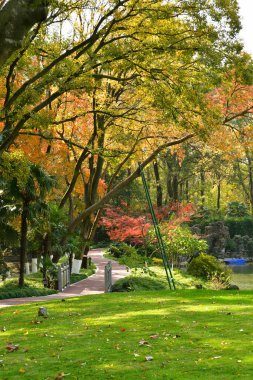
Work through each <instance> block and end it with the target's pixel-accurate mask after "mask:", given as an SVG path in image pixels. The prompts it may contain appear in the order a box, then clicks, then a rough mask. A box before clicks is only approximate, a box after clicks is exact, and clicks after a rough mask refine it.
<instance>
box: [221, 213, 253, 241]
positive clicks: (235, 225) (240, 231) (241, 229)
mask: <svg viewBox="0 0 253 380" xmlns="http://www.w3.org/2000/svg"><path fill="white" fill-rule="evenodd" d="M224 223H225V226H227V227H228V229H229V233H230V237H231V238H233V237H234V236H235V235H241V236H245V235H248V236H249V237H253V218H252V217H251V216H245V217H243V218H226V219H225V220H224Z"/></svg>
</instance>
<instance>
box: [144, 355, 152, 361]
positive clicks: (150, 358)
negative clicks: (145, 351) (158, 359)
mask: <svg viewBox="0 0 253 380" xmlns="http://www.w3.org/2000/svg"><path fill="white" fill-rule="evenodd" d="M153 359H154V358H153V356H145V360H146V361H147V362H150V361H151V360H153Z"/></svg>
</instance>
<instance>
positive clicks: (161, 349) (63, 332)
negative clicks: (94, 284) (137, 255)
mask: <svg viewBox="0 0 253 380" xmlns="http://www.w3.org/2000/svg"><path fill="white" fill-rule="evenodd" d="M40 305H41V304H40ZM43 305H44V306H46V307H47V308H48V311H49V317H48V318H47V319H43V318H38V317H37V310H38V304H37V305H36V304H30V305H26V306H17V307H14V308H13V307H11V308H6V309H1V310H0V331H1V330H5V329H6V331H2V332H0V335H1V344H0V355H1V356H0V366H1V368H0V374H1V375H0V376H1V377H0V378H1V380H4V379H6V380H7V379H8V380H9V379H12V380H15V379H22V378H23V379H27V380H28V379H29V380H37V379H38V380H42V379H48V380H49V379H50V380H51V379H52V380H53V379H56V376H57V374H58V373H59V372H62V373H64V374H65V376H59V377H57V379H62V378H65V377H66V379H69V380H74V379H75V380H76V379H80V380H83V379H86V378H87V379H89V380H90V379H91V380H93V379H94V380H106V379H117V380H118V379H120V380H136V379H160V380H162V379H166V380H170V379H173V380H177V379H187V380H191V379H205V380H209V379H210V380H211V379H212V380H213V379H222V380H227V379H229V380H231V379H252V378H253V355H252V351H253V328H252V314H253V297H252V292H240V293H238V292H229V291H219V292H218V291H209V290H180V291H176V292H170V291H161V292H146V293H145V292H142V293H123V294H118V293H117V294H104V295H97V296H86V297H82V298H75V299H67V300H66V301H65V302H62V301H58V300H57V301H51V302H48V303H45V304H44V303H43ZM38 320H39V321H41V323H36V321H38ZM3 327H5V328H3ZM154 334H156V336H155V339H152V338H151V337H150V336H151V335H154ZM142 339H143V340H145V341H147V342H148V344H143V345H139V342H140V341H141V340H142ZM8 343H12V344H19V349H18V350H17V351H14V352H7V350H6V348H5V346H6V345H7V344H8ZM146 356H152V357H153V360H152V361H146V360H145V357H146Z"/></svg>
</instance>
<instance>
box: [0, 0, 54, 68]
mask: <svg viewBox="0 0 253 380" xmlns="http://www.w3.org/2000/svg"><path fill="white" fill-rule="evenodd" d="M47 5H48V1H47V0H9V1H7V2H6V1H4V0H1V2H0V67H1V66H2V65H4V64H5V62H6V61H7V60H8V58H10V57H11V55H12V54H13V53H14V52H15V51H17V50H19V49H21V47H22V43H23V40H24V38H25V37H26V35H27V33H28V32H29V31H30V29H31V28H32V27H33V26H34V25H35V24H36V23H41V22H42V21H44V20H45V19H46V17H47V14H48V8H47Z"/></svg>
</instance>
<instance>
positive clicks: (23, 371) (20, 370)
mask: <svg viewBox="0 0 253 380" xmlns="http://www.w3.org/2000/svg"><path fill="white" fill-rule="evenodd" d="M18 372H20V373H25V372H26V370H25V369H24V368H19V370H18Z"/></svg>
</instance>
